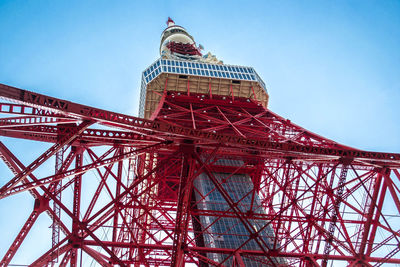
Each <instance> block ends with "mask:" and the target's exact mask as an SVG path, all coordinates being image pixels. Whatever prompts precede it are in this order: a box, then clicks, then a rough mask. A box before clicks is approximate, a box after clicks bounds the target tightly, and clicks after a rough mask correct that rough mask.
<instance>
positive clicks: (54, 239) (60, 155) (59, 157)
mask: <svg viewBox="0 0 400 267" xmlns="http://www.w3.org/2000/svg"><path fill="white" fill-rule="evenodd" d="M63 159H64V147H62V148H61V149H60V150H59V151H57V152H56V159H55V171H54V173H55V174H57V173H58V172H59V171H60V170H61V168H62V165H63ZM61 187H62V180H60V181H58V182H56V186H55V187H54V193H55V196H54V197H55V198H57V199H58V200H59V201H60V202H61ZM53 211H54V213H55V214H56V215H57V217H54V218H53V224H52V226H51V227H52V233H51V245H52V247H55V246H56V245H57V244H58V242H60V226H59V224H58V221H57V219H59V218H61V209H60V206H59V205H58V204H57V203H56V202H55V201H54V202H53ZM53 253H54V257H53V259H52V261H51V266H54V264H55V263H56V262H58V257H59V253H58V249H57V250H56V251H54V252H53Z"/></svg>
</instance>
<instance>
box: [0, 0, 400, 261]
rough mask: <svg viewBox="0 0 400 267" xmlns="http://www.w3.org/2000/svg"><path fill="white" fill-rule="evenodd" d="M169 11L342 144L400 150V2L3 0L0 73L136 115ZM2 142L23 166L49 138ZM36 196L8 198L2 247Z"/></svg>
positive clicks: (4, 176) (275, 104) (281, 105)
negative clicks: (35, 141)
mask: <svg viewBox="0 0 400 267" xmlns="http://www.w3.org/2000/svg"><path fill="white" fill-rule="evenodd" d="M168 16H170V17H171V18H173V19H174V20H175V22H176V24H178V25H181V26H183V27H185V28H186V29H187V30H188V31H189V33H190V34H191V35H192V36H193V37H194V38H195V40H196V42H197V43H198V44H202V45H203V46H204V48H205V49H204V52H205V53H206V52H208V51H210V52H212V53H213V54H215V55H217V57H218V58H219V59H221V60H223V61H224V62H225V63H227V64H233V65H245V66H251V67H254V68H255V70H256V71H257V72H258V74H259V75H260V76H261V77H262V79H263V80H264V81H265V83H266V84H267V87H268V92H269V94H270V103H269V108H270V109H271V110H272V111H273V112H275V113H278V114H280V115H281V116H283V117H285V118H289V119H290V120H291V121H292V122H294V123H296V124H298V125H301V126H302V127H304V128H306V129H308V130H310V131H313V132H315V133H317V134H320V135H323V136H325V137H327V138H329V139H333V140H335V141H337V142H340V143H343V144H345V145H349V146H353V147H356V148H360V149H364V150H376V151H383V152H400V117H399V113H400V112H399V111H400V108H399V105H400V1H391V0H385V1H367V0H360V1H312V0H308V1H301V0H299V1H132V0H130V1H128V0H126V1H122V0H121V1H102V0H96V1H55V0H51V1H50V0H49V1H44V0H36V1H22V0H21V1H20V0H10V1H8V0H0V83H4V84H8V85H11V86H16V87H19V88H23V89H27V90H32V91H36V92H38V93H42V94H47V95H51V96H54V97H57V98H63V99H66V100H69V101H73V102H78V103H81V104H85V105H90V106H95V107H98V108H102V109H108V110H112V111H116V112H121V113H127V114H132V115H136V114H137V112H138V103H139V89H140V79H141V73H142V71H143V70H144V69H145V68H146V67H147V66H149V65H150V64H151V63H152V62H153V61H155V60H156V59H157V58H158V57H159V52H158V48H159V42H160V34H161V32H162V31H163V30H164V28H165V27H166V24H165V22H166V20H167V18H168ZM0 140H1V141H2V142H4V143H5V144H6V145H7V146H8V147H10V149H11V150H12V151H13V152H15V154H16V155H17V156H19V157H21V160H22V161H23V163H25V164H29V163H30V162H31V161H32V160H34V159H35V157H36V156H37V155H40V154H41V153H42V152H44V151H45V149H46V148H47V147H43V146H42V148H41V149H38V150H37V149H36V148H33V147H30V145H29V144H27V143H25V142H22V141H16V140H11V139H7V138H4V137H0ZM0 174H1V175H0V185H3V184H5V183H6V182H7V181H8V180H9V179H11V178H12V175H11V173H10V172H9V171H8V170H7V168H6V167H5V165H4V164H2V163H1V165H0ZM32 204H33V201H32V198H31V197H30V196H28V195H21V196H14V197H10V198H9V199H5V200H1V201H0V214H1V215H0V229H2V230H1V231H0V233H1V234H2V235H3V238H0V257H2V255H3V254H4V250H5V249H6V248H8V246H9V244H10V243H11V242H12V240H13V238H14V236H15V234H16V231H17V230H15V231H11V230H10V231H8V230H4V229H10V225H11V224H12V225H16V227H17V228H19V227H20V226H21V225H22V223H23V222H24V220H25V219H26V218H27V216H28V214H29V212H30V211H31V209H32ZM16 209H18V210H19V211H20V212H15V210H16ZM4 214H8V216H4ZM40 223H42V224H43V225H45V226H44V227H49V224H48V223H49V221H43V222H42V221H40ZM32 235H33V237H31V238H30V239H29V240H27V244H28V245H29V243H30V242H31V244H33V243H32V242H33V241H32V240H35V239H37V238H40V235H41V233H40V231H36V230H35V231H33V233H32ZM28 245H27V246H28ZM17 256H18V255H17ZM18 260H21V261H23V259H22V258H18Z"/></svg>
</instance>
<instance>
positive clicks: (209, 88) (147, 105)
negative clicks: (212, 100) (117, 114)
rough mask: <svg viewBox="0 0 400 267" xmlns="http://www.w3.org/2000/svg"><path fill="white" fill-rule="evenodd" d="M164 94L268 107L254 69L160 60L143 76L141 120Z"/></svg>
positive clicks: (151, 112) (260, 81)
mask: <svg viewBox="0 0 400 267" xmlns="http://www.w3.org/2000/svg"><path fill="white" fill-rule="evenodd" d="M164 91H175V92H184V93H186V94H190V93H198V94H206V95H210V96H211V97H212V95H220V96H227V97H229V98H232V99H234V98H235V97H244V98H249V99H253V100H255V101H257V102H258V103H260V104H262V105H263V106H264V107H267V105H268V98H269V96H268V92H267V88H266V86H265V83H264V82H263V81H262V80H261V78H260V76H259V75H258V74H257V72H256V71H255V70H254V68H251V67H245V66H234V65H225V64H212V63H206V62H197V61H192V60H175V59H163V58H160V59H158V60H156V61H155V62H154V63H153V64H151V65H150V66H149V67H148V68H147V69H146V70H145V71H144V72H143V74H142V84H141V91H140V106H139V116H141V117H144V118H146V119H148V118H150V117H151V116H152V114H153V113H154V111H155V110H156V109H157V106H158V104H159V103H160V101H161V99H162V95H163V94H164Z"/></svg>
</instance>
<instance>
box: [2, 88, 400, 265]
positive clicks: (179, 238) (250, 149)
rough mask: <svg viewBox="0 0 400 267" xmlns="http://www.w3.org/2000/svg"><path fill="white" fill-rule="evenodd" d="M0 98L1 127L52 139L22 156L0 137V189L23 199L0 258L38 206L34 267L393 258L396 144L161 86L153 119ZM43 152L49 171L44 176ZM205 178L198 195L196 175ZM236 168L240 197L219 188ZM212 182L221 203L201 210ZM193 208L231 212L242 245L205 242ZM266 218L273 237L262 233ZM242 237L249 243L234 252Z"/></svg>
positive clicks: (398, 185)
mask: <svg viewBox="0 0 400 267" xmlns="http://www.w3.org/2000/svg"><path fill="white" fill-rule="evenodd" d="M0 96H1V97H2V98H3V99H5V100H6V101H8V102H5V103H1V104H0V112H1V113H2V114H3V116H2V118H1V119H0V135H2V136H6V137H13V138H20V139H26V140H33V141H41V142H47V143H50V144H51V147H50V148H49V149H47V150H45V151H44V152H43V154H42V155H40V156H39V157H38V158H37V159H36V160H34V161H33V162H32V163H30V164H27V165H24V164H23V163H22V162H21V161H20V160H19V159H18V157H17V156H16V155H14V154H13V152H12V151H10V149H9V148H7V147H6V145H4V144H3V143H2V142H0V155H1V158H2V159H3V161H4V162H5V164H6V165H7V166H8V168H9V169H10V170H11V172H12V173H13V175H14V177H12V178H11V179H10V180H9V181H8V182H6V183H5V184H4V185H2V187H1V188H0V198H1V199H2V198H6V197H11V196H12V195H15V194H18V193H22V192H25V191H27V192H29V193H30V194H31V195H32V196H33V197H34V208H33V211H32V213H31V214H30V216H29V217H28V219H27V221H26V223H25V224H24V225H23V226H22V227H21V230H20V232H19V233H18V234H17V236H16V238H15V240H14V241H13V242H12V244H11V246H10V248H9V249H8V251H6V252H5V255H4V257H3V258H2V260H1V263H0V266H7V265H8V264H10V262H11V261H12V259H13V256H14V255H15V253H16V252H17V250H18V248H19V247H20V245H21V243H22V242H23V240H24V239H25V238H26V237H27V236H28V235H29V230H30V229H31V228H32V225H33V224H34V223H35V221H36V220H37V218H38V217H39V216H40V215H41V214H43V213H45V214H47V215H49V216H50V217H51V220H52V222H53V227H52V228H51V229H50V230H51V231H52V232H53V239H52V242H53V244H52V246H51V247H50V248H47V249H48V250H47V251H46V248H32V249H39V250H40V249H43V250H42V256H40V257H38V258H37V259H32V266H47V265H48V264H55V263H56V262H57V264H58V265H59V266H66V265H71V266H76V265H78V264H79V259H81V257H82V256H80V255H84V257H90V258H92V259H93V260H94V261H96V262H97V263H98V264H99V265H101V266H113V265H119V266H183V265H184V264H185V263H193V264H196V265H199V266H227V264H228V263H229V264H230V265H231V266H245V262H246V259H253V260H255V261H258V262H259V264H260V265H262V264H264V265H263V266H277V263H276V261H275V260H274V259H276V258H284V259H285V264H286V265H288V266H327V264H329V263H330V262H335V266H341V265H343V266H346V265H348V266H380V265H382V264H400V255H399V253H398V252H399V251H400V223H399V221H400V220H399V216H400V172H399V169H400V154H393V153H380V152H369V151H361V150H357V149H354V148H351V147H347V146H343V145H341V144H338V143H336V142H334V141H332V140H328V139H326V138H323V137H321V136H318V135H316V134H314V133H311V132H309V131H307V130H305V129H303V128H301V127H299V126H297V125H295V124H293V123H292V122H290V121H289V120H286V119H283V118H282V117H280V116H278V115H277V114H275V113H273V112H271V111H269V110H267V109H265V108H264V107H262V106H261V105H260V104H259V103H257V102H256V101H253V100H250V99H244V98H238V97H235V98H233V97H232V98H229V97H219V96H216V95H214V96H211V95H210V96H206V95H196V94H190V93H189V92H188V93H187V94H183V93H178V92H165V93H164V95H163V97H162V101H161V102H160V103H159V107H158V109H157V112H158V113H157V116H155V119H154V120H146V119H140V118H136V117H133V116H129V115H124V114H118V113H114V112H110V111H106V110H101V109H97V108H93V107H89V106H84V105H81V104H77V103H72V102H69V101H65V100H61V99H56V98H53V97H49V96H45V95H41V94H37V93H34V92H30V91H26V90H21V89H18V88H14V87H10V86H6V85H0ZM107 127H108V128H107ZM54 159H56V161H57V164H56V171H55V172H54V169H53V172H48V173H47V174H43V173H45V171H44V170H43V169H46V168H44V167H43V166H44V163H45V162H48V161H51V160H54ZM221 160H235V161H236V162H241V164H239V165H237V166H236V165H232V166H226V165H224V164H221ZM39 171H40V172H39ZM216 173H225V174H228V176H227V177H226V178H224V179H222V180H221V179H220V178H218V177H217V175H216ZM204 174H205V175H206V176H207V177H208V178H209V179H210V181H211V183H212V185H213V188H211V189H210V190H211V191H210V192H208V193H204V192H203V191H202V190H199V188H197V187H196V186H195V183H194V181H195V180H196V179H199V177H200V176H201V175H204ZM236 174H243V175H244V174H245V175H248V176H249V177H250V178H251V181H252V184H251V186H250V187H249V188H250V189H249V190H248V192H247V193H246V195H245V196H243V197H242V198H244V197H251V199H252V201H251V207H242V206H241V202H240V200H239V201H238V200H236V198H235V196H233V195H232V194H230V193H229V192H230V191H229V188H227V185H228V184H229V183H228V181H233V179H234V178H233V177H234V175H236ZM212 191H218V192H219V194H220V195H221V197H222V199H223V201H224V203H226V204H227V207H228V208H227V209H225V210H213V209H202V208H200V203H201V202H204V201H209V198H208V195H209V194H210V193H211V192H212ZM67 195H69V196H70V197H69V199H71V200H70V201H69V202H66V201H64V199H67V198H64V197H65V196H67ZM195 195H196V197H194V196H195ZM257 198H259V199H260V201H256V199H257ZM255 206H257V207H256V208H257V209H255V208H254V207H255ZM260 209H262V210H263V212H254V210H260ZM205 217H207V218H213V220H214V223H215V222H217V221H218V220H223V218H236V219H237V222H238V223H240V224H242V225H243V226H244V227H245V229H246V231H247V232H248V235H247V238H246V241H245V242H243V243H242V244H241V245H239V246H237V247H236V248H233V249H232V248H223V247H216V246H205V245H204V244H205V243H204V242H205V241H204V238H205V236H206V235H208V236H221V235H224V233H220V232H218V230H217V228H215V227H212V225H204V223H203V222H204V220H201V219H200V218H205ZM255 220H257V222H262V226H261V227H258V228H257V227H254V224H253V221H255ZM267 227H268V228H271V229H272V230H273V236H271V237H270V238H271V240H273V245H272V246H267V245H266V244H265V239H263V238H262V237H261V235H262V233H263V231H264V230H265V229H266V228H267ZM104 233H109V234H107V235H105V234H104ZM226 235H228V234H226V233H225V236H226ZM249 242H255V243H256V244H258V249H252V250H249V249H246V248H245V246H246V244H247V243H249ZM216 254H219V255H222V256H223V260H222V261H219V262H216V260H215V258H214V257H212V256H210V255H216ZM57 259H58V260H57Z"/></svg>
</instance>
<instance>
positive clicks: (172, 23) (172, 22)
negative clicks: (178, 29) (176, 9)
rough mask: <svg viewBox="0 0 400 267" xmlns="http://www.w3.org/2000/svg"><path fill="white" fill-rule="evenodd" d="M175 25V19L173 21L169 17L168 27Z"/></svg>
mask: <svg viewBox="0 0 400 267" xmlns="http://www.w3.org/2000/svg"><path fill="white" fill-rule="evenodd" d="M173 25H175V21H173V20H172V19H171V18H170V17H168V20H167V27H170V26H173Z"/></svg>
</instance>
